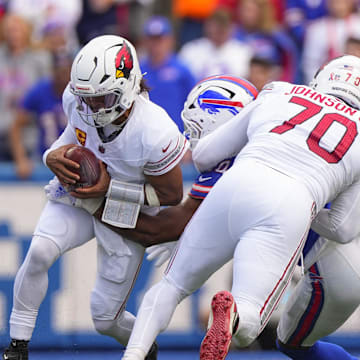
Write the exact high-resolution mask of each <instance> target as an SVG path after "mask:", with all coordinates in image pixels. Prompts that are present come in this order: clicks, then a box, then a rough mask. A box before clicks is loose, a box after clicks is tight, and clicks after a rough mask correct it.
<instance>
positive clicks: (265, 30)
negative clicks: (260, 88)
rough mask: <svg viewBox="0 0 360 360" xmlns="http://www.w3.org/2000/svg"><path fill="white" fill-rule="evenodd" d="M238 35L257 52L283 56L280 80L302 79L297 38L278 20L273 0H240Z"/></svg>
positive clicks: (280, 59) (238, 4)
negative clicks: (271, 0) (281, 25)
mask: <svg viewBox="0 0 360 360" xmlns="http://www.w3.org/2000/svg"><path fill="white" fill-rule="evenodd" d="M235 19H236V21H237V24H238V28H237V32H236V37H237V39H239V40H241V41H244V42H246V43H247V44H249V45H250V46H251V47H252V49H253V51H254V52H255V53H257V52H261V53H263V54H264V53H266V52H267V53H268V54H269V55H268V56H271V57H272V56H274V55H273V54H275V53H276V54H277V55H276V57H277V58H278V59H279V63H280V65H281V74H280V80H282V81H289V82H299V81H300V73H299V54H298V51H297V48H296V45H295V42H294V41H293V40H292V39H291V37H290V36H289V35H288V34H287V33H286V31H285V30H284V29H282V28H281V27H280V25H279V24H278V23H277V21H276V17H275V10H274V8H273V5H272V3H271V2H270V0H238V2H237V7H236V9H235Z"/></svg>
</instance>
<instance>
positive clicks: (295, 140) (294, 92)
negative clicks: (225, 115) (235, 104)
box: [239, 82, 360, 209]
mask: <svg viewBox="0 0 360 360" xmlns="http://www.w3.org/2000/svg"><path fill="white" fill-rule="evenodd" d="M250 106H254V107H253V111H250V112H249V113H248V114H247V115H248V116H249V124H248V128H247V136H248V140H249V142H248V144H247V145H246V146H245V147H244V148H243V150H242V151H241V154H240V156H241V157H252V158H256V159H258V160H259V161H262V162H264V163H266V164H268V165H269V166H271V167H274V168H275V169H278V170H279V171H281V172H283V173H285V174H288V175H289V176H292V177H295V178H297V179H299V180H300V181H302V182H303V183H305V184H306V186H307V187H308V189H309V190H310V192H311V193H312V195H313V198H314V200H315V201H316V203H317V205H318V209H320V208H322V207H323V206H324V205H325V204H326V202H327V201H328V199H333V198H335V197H336V195H337V194H339V193H340V192H341V191H343V190H344V188H345V187H347V186H349V185H350V184H352V183H353V182H354V181H355V180H356V179H358V178H359V176H360V163H359V161H358V154H359V151H360V141H359V137H358V136H357V134H358V131H359V125H360V123H359V121H360V112H359V111H358V110H356V109H354V108H352V107H350V106H349V105H347V104H346V103H345V102H343V101H341V100H340V99H338V98H335V97H333V96H331V95H326V94H323V93H319V92H317V91H315V90H313V89H312V88H310V87H307V86H303V85H293V84H289V83H283V82H274V83H271V84H269V85H268V86H265V88H264V90H263V91H262V92H261V93H260V95H259V96H258V98H257V100H255V101H254V103H253V104H250ZM239 116H242V114H240V115H239Z"/></svg>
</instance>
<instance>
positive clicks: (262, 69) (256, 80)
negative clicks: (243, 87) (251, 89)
mask: <svg viewBox="0 0 360 360" xmlns="http://www.w3.org/2000/svg"><path fill="white" fill-rule="evenodd" d="M280 71H281V68H280V65H279V62H278V59H277V58H275V59H274V58H271V57H268V56H263V55H262V54H260V53H258V54H254V56H253V57H252V58H251V61H250V71H249V77H248V79H249V81H250V82H251V83H252V84H254V85H255V86H256V88H257V89H258V90H259V91H261V89H262V88H263V87H264V85H266V84H268V83H269V82H271V81H276V80H279V78H280Z"/></svg>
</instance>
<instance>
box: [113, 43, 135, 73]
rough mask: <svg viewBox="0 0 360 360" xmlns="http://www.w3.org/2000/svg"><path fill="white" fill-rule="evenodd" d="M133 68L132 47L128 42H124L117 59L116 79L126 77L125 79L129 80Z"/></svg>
mask: <svg viewBox="0 0 360 360" xmlns="http://www.w3.org/2000/svg"><path fill="white" fill-rule="evenodd" d="M133 66H134V62H133V57H132V55H131V50H130V47H129V46H128V44H127V43H126V41H124V42H123V44H122V47H121V49H120V50H119V52H118V53H117V54H116V58H115V67H116V78H117V79H118V78H122V77H124V78H125V79H128V78H129V76H130V72H131V70H132V68H133Z"/></svg>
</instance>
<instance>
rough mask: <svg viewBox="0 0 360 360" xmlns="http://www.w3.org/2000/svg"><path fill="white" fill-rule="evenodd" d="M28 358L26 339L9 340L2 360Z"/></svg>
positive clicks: (24, 359) (22, 359)
mask: <svg viewBox="0 0 360 360" xmlns="http://www.w3.org/2000/svg"><path fill="white" fill-rule="evenodd" d="M28 358H29V354H28V341H25V340H11V343H10V345H9V347H8V348H6V349H5V351H4V353H3V355H2V360H28Z"/></svg>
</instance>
